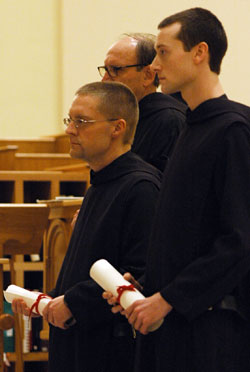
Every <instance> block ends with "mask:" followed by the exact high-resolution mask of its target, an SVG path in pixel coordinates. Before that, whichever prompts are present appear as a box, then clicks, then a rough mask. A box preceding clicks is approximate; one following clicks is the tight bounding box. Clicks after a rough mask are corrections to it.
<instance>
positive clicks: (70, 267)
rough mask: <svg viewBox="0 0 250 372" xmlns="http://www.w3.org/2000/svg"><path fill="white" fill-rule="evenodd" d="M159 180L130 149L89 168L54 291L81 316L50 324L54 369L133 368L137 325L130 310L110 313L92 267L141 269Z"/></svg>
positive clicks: (97, 370)
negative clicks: (102, 262)
mask: <svg viewBox="0 0 250 372" xmlns="http://www.w3.org/2000/svg"><path fill="white" fill-rule="evenodd" d="M160 180H161V173H160V172H159V171H158V170H157V169H156V168H154V167H152V166H151V165H150V164H147V163H145V162H144V161H142V160H141V159H140V158H139V157H138V156H137V155H136V154H133V153H131V152H128V153H126V154H124V155H122V156H121V157H119V158H118V159H116V160H115V161H114V162H112V163H111V164H109V165H108V166H107V167H105V168H104V169H102V170H101V171H99V172H97V173H95V172H93V171H91V184H92V186H91V187H90V188H89V190H88V191H87V194H86V196H85V197H84V201H83V204H82V207H81V210H80V213H79V216H78V219H77V222H76V225H75V229H74V231H73V234H72V237H71V241H70V244H69V247H68V251H67V254H66V256H65V260H64V262H63V265H62V268H61V271H60V274H59V277H58V280H57V284H56V288H55V289H54V290H53V291H52V295H53V297H57V296H60V295H63V294H65V302H66V303H67V305H68V307H69V309H70V310H71V312H72V314H73V316H74V318H75V320H76V324H75V325H73V326H72V327H70V328H69V329H68V330H62V329H60V328H56V327H53V326H51V327H50V341H49V371H51V372H62V371H70V372H110V371H117V370H121V371H127V369H130V367H131V368H132V365H133V347H134V340H133V333H132V329H131V327H130V325H129V324H128V323H127V321H126V319H125V317H123V316H121V315H116V316H114V315H113V314H112V313H111V308H110V306H109V305H108V304H107V302H106V301H105V300H103V299H102V296H101V294H102V292H103V290H102V289H101V288H100V287H99V286H98V285H97V284H95V283H94V281H93V280H92V279H90V277H89V270H90V267H91V265H92V264H93V263H94V262H95V261H96V260H98V259H101V258H105V259H106V260H108V261H109V262H110V263H111V264H112V265H113V266H114V267H115V268H117V269H118V270H119V271H120V272H122V273H124V272H126V271H129V272H131V273H133V274H134V275H135V276H136V277H138V276H140V275H141V274H142V272H143V271H144V268H145V256H146V249H147V245H148V236H149V231H150V227H151V221H152V217H153V214H154V209H155V206H156V200H157V198H158V194H159V188H160ZM129 352H130V354H129Z"/></svg>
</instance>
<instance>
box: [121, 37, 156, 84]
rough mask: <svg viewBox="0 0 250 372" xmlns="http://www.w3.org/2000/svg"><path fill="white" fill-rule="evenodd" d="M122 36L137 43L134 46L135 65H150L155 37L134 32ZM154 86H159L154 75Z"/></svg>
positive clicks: (152, 58) (153, 54) (154, 53)
mask: <svg viewBox="0 0 250 372" xmlns="http://www.w3.org/2000/svg"><path fill="white" fill-rule="evenodd" d="M123 36H128V37H130V38H132V39H134V40H136V41H138V43H137V45H136V57H137V63H138V64H142V65H151V63H152V62H153V60H154V58H155V55H156V51H155V42H156V37H155V35H153V34H147V33H141V32H135V33H126V34H123ZM138 69H139V70H140V69H142V67H138ZM154 86H156V87H158V86H159V78H158V76H157V74H156V75H155V79H154Z"/></svg>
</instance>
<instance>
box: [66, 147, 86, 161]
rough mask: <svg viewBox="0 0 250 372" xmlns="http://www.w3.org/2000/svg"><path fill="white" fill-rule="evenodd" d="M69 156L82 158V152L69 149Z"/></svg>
mask: <svg viewBox="0 0 250 372" xmlns="http://www.w3.org/2000/svg"><path fill="white" fill-rule="evenodd" d="M69 154H70V156H71V157H72V158H74V159H83V154H82V153H79V152H78V151H75V150H72V149H71V150H70V152H69Z"/></svg>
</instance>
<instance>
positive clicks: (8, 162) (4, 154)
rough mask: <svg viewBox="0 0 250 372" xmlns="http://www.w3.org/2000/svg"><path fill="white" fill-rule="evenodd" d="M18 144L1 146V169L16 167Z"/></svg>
mask: <svg viewBox="0 0 250 372" xmlns="http://www.w3.org/2000/svg"><path fill="white" fill-rule="evenodd" d="M16 152H17V146H11V145H8V146H0V169H2V170H4V169H5V170H7V169H10V170H13V169H14V168H15V154H16Z"/></svg>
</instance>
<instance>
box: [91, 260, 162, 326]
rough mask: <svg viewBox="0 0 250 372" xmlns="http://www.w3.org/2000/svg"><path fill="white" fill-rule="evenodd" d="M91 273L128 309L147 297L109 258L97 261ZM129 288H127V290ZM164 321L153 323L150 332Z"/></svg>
mask: <svg viewBox="0 0 250 372" xmlns="http://www.w3.org/2000/svg"><path fill="white" fill-rule="evenodd" d="M89 275H90V276H91V278H92V279H94V280H95V281H96V283H97V284H99V286H100V287H102V288H103V289H104V290H105V291H109V292H111V293H112V294H113V295H114V296H116V297H118V298H119V303H120V304H121V306H122V307H123V308H124V309H125V310H126V309H127V308H128V307H129V306H130V305H132V303H133V302H135V301H137V300H142V299H144V298H145V297H144V296H143V294H142V293H140V292H139V291H138V290H137V289H136V288H134V287H133V286H132V287H131V283H130V282H128V281H127V280H126V279H124V277H123V276H122V275H121V274H120V273H119V271H117V270H116V269H115V268H114V267H113V266H112V265H111V264H110V263H109V262H108V261H107V260H104V259H101V260H98V261H96V262H95V263H94V264H93V265H92V266H91V268H90V272H89ZM126 288H127V290H126ZM162 323H163V319H161V320H159V321H158V322H156V323H154V324H152V325H151V327H149V328H148V331H149V332H153V331H156V330H157V329H158V328H159V327H160V326H161V325H162Z"/></svg>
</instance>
